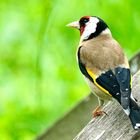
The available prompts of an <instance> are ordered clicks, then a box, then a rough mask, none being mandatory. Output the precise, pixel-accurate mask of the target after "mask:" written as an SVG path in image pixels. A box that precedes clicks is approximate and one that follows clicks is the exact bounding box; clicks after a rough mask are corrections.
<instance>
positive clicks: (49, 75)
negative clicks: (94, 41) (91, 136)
mask: <svg viewBox="0 0 140 140" xmlns="http://www.w3.org/2000/svg"><path fill="white" fill-rule="evenodd" d="M139 9H140V1H134V0H104V1H103V0H86V1H84V0H77V1H76V0H71V1H66V0H25V1H18V0H1V1H0V139H1V140H31V139H33V138H35V137H36V136H37V135H38V134H39V133H40V132H42V131H43V130H44V129H46V128H49V127H50V126H51V125H53V123H54V122H55V121H56V120H58V119H60V118H61V117H62V116H63V115H64V114H66V112H68V111H69V110H70V109H71V108H73V107H74V105H76V103H77V102H78V101H80V100H81V99H82V98H84V97H85V96H87V94H88V93H89V88H88V87H87V85H86V84H85V82H84V80H83V77H82V75H81V74H80V72H79V69H78V66H77V63H76V54H75V52H76V50H77V45H78V41H79V32H78V31H76V30H72V29H69V28H67V27H65V25H66V24H67V23H69V22H71V21H74V20H77V19H79V18H80V17H81V16H83V15H96V16H99V17H101V18H102V19H104V20H105V21H106V22H107V23H108V25H109V27H110V29H111V31H112V34H113V36H114V37H115V38H116V39H117V40H118V41H119V42H120V44H121V45H122V46H123V48H124V50H125V52H126V54H127V56H128V57H129V58H130V57H132V56H133V55H134V53H135V52H136V51H138V50H139V40H140V10H139Z"/></svg>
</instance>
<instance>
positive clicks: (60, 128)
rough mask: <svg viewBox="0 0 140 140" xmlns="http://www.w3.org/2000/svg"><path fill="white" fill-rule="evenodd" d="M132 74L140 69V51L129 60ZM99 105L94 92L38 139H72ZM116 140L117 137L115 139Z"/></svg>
mask: <svg viewBox="0 0 140 140" xmlns="http://www.w3.org/2000/svg"><path fill="white" fill-rule="evenodd" d="M129 63H130V67H131V72H132V74H134V73H136V72H137V71H138V69H140V52H138V53H137V54H135V55H134V56H133V57H132V58H131V59H130V61H129ZM96 105H97V98H96V97H95V96H94V95H93V94H92V95H91V94H90V95H89V96H88V97H86V98H85V99H83V100H82V101H81V102H80V103H78V104H77V105H76V106H75V107H74V108H73V109H72V110H71V111H70V112H68V113H67V114H66V115H65V116H64V117H63V118H61V119H60V120H59V121H58V122H56V123H55V124H54V126H52V127H51V128H49V129H47V130H44V131H43V132H42V133H41V134H40V135H39V136H37V137H36V138H35V139H36V140H72V139H73V138H74V136H76V134H77V133H78V132H79V131H80V130H81V129H82V128H83V127H84V126H85V125H86V124H87V123H88V122H89V121H90V120H91V112H92V110H93V108H95V106H96ZM113 140H115V139H113Z"/></svg>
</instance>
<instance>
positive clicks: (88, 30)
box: [81, 17, 99, 40]
mask: <svg viewBox="0 0 140 140" xmlns="http://www.w3.org/2000/svg"><path fill="white" fill-rule="evenodd" d="M98 22H99V19H98V18H95V17H92V18H90V20H89V22H88V23H87V24H86V27H85V30H84V32H83V34H82V36H81V39H82V40H86V39H88V37H89V36H90V34H92V33H94V32H96V28H97V23H98Z"/></svg>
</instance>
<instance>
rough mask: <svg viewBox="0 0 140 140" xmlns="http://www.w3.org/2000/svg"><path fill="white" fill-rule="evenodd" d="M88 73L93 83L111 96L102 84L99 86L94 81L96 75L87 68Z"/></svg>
mask: <svg viewBox="0 0 140 140" xmlns="http://www.w3.org/2000/svg"><path fill="white" fill-rule="evenodd" d="M86 70H87V72H88V74H89V75H90V76H91V77H92V79H93V81H94V84H95V85H96V86H97V87H98V88H99V89H100V90H102V91H103V92H104V93H106V94H108V95H109V96H112V95H111V94H110V93H109V92H108V91H107V90H106V89H104V88H103V87H102V86H100V85H99V84H98V83H97V82H96V78H97V76H96V75H95V74H94V73H93V72H92V71H91V70H89V69H87V68H86Z"/></svg>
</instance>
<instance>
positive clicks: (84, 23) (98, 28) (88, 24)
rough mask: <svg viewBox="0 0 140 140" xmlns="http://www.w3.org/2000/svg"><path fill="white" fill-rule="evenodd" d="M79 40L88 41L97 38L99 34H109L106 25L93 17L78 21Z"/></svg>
mask: <svg viewBox="0 0 140 140" xmlns="http://www.w3.org/2000/svg"><path fill="white" fill-rule="evenodd" d="M79 24H80V33H81V40H84V41H85V40H89V39H92V38H94V37H97V36H98V35H99V34H101V33H103V34H111V32H110V30H109V28H108V26H107V24H106V23H105V22H104V21H103V20H102V19H100V18H98V17H95V16H85V17H82V18H81V19H80V21H79Z"/></svg>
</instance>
